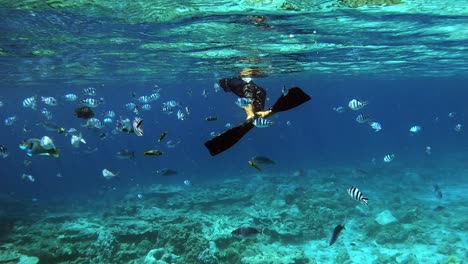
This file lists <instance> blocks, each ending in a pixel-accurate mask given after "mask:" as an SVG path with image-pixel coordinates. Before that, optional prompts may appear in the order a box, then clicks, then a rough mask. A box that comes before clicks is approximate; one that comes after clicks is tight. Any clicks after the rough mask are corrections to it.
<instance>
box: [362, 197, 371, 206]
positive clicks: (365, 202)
mask: <svg viewBox="0 0 468 264" xmlns="http://www.w3.org/2000/svg"><path fill="white" fill-rule="evenodd" d="M367 201H369V198H367V197H362V203H363V204H365V205H366V206H369V205H368V204H367Z"/></svg>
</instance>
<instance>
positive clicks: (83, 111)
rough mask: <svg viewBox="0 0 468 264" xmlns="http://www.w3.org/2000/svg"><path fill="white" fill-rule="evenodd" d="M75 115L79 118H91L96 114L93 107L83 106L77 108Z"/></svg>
mask: <svg viewBox="0 0 468 264" xmlns="http://www.w3.org/2000/svg"><path fill="white" fill-rule="evenodd" d="M75 115H76V117H78V118H82V119H89V118H91V117H93V116H94V112H93V109H91V107H88V106H82V107H78V108H76V109H75Z"/></svg>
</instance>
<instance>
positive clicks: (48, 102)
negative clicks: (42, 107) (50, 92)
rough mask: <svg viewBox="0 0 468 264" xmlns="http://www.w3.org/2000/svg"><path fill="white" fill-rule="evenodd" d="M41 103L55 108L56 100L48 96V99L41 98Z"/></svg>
mask: <svg viewBox="0 0 468 264" xmlns="http://www.w3.org/2000/svg"><path fill="white" fill-rule="evenodd" d="M41 101H42V102H43V103H44V104H46V105H50V106H56V105H57V99H55V98H54V97H52V96H49V97H44V96H41Z"/></svg>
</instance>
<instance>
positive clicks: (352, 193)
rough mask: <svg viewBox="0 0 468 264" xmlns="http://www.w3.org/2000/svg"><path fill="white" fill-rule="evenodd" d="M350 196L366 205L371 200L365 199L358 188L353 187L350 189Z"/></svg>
mask: <svg viewBox="0 0 468 264" xmlns="http://www.w3.org/2000/svg"><path fill="white" fill-rule="evenodd" d="M347 191H348V194H349V195H350V196H351V197H352V198H353V199H354V200H357V201H359V202H361V203H363V204H365V205H367V201H368V200H369V199H368V198H367V197H364V195H363V194H362V192H361V191H359V189H358V188H357V187H354V186H351V187H349V188H348V190H347Z"/></svg>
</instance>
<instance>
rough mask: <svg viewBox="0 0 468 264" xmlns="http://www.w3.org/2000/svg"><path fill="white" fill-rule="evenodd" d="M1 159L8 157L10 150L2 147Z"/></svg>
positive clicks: (0, 151) (0, 149)
mask: <svg viewBox="0 0 468 264" xmlns="http://www.w3.org/2000/svg"><path fill="white" fill-rule="evenodd" d="M0 157H2V158H6V157H8V148H7V147H5V146H3V145H0Z"/></svg>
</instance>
